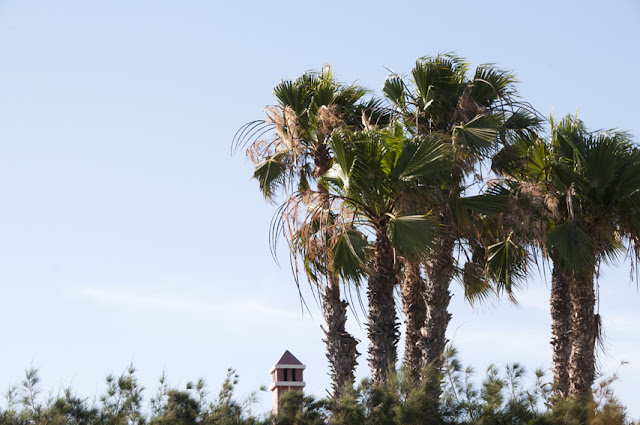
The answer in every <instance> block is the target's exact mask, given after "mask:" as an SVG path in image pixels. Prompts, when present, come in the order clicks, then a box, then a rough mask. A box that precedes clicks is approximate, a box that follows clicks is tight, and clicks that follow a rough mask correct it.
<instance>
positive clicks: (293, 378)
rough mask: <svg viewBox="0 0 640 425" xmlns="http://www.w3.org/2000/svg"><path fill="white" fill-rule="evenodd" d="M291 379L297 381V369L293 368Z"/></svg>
mask: <svg viewBox="0 0 640 425" xmlns="http://www.w3.org/2000/svg"><path fill="white" fill-rule="evenodd" d="M291 380H292V381H297V379H296V370H295V369H291Z"/></svg>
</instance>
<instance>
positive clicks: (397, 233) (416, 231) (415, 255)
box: [387, 214, 438, 260]
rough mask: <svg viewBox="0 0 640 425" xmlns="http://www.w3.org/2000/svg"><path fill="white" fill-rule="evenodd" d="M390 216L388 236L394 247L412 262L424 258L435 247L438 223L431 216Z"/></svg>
mask: <svg viewBox="0 0 640 425" xmlns="http://www.w3.org/2000/svg"><path fill="white" fill-rule="evenodd" d="M388 216H389V217H391V220H390V221H389V228H388V231H387V234H388V236H389V239H390V240H391V244H392V245H393V247H394V248H395V249H396V250H397V251H398V252H399V253H400V255H402V256H404V257H406V258H408V259H410V260H418V259H421V258H424V257H425V256H426V255H427V254H428V253H429V251H430V250H431V249H432V248H433V246H434V241H435V237H436V235H437V231H438V222H437V221H436V220H435V219H434V218H433V217H432V216H431V215H429V214H425V215H403V216H396V215H392V214H388Z"/></svg>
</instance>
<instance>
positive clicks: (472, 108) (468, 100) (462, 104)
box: [452, 91, 486, 122]
mask: <svg viewBox="0 0 640 425" xmlns="http://www.w3.org/2000/svg"><path fill="white" fill-rule="evenodd" d="M485 111H486V109H485V108H484V107H482V106H480V105H478V103H477V102H476V101H475V100H474V99H473V98H472V97H471V96H470V95H469V93H467V92H466V91H465V92H464V93H462V96H460V98H459V99H458V104H457V105H456V110H455V112H454V113H453V119H452V122H469V121H471V120H472V119H473V118H475V117H476V116H478V115H481V114H484V113H485Z"/></svg>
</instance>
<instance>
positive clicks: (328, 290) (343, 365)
mask: <svg viewBox="0 0 640 425" xmlns="http://www.w3.org/2000/svg"><path fill="white" fill-rule="evenodd" d="M347 306H348V304H347V302H346V301H342V300H341V299H340V286H339V282H338V278H337V277H336V276H335V275H330V276H329V284H328V285H327V286H326V287H325V288H323V290H322V310H323V314H324V320H325V321H326V323H327V330H324V328H323V331H324V334H325V339H324V340H323V341H324V343H325V344H326V346H327V353H326V355H327V359H328V360H329V368H330V369H331V373H330V375H331V380H332V384H331V386H332V388H333V397H334V398H335V399H339V398H340V396H341V395H342V391H343V389H344V388H346V387H350V386H353V384H354V383H355V375H354V370H355V368H356V365H357V362H356V358H357V357H358V355H359V354H360V353H358V351H357V350H356V346H357V345H358V340H357V339H355V338H354V337H353V336H352V335H351V334H349V333H348V332H347V331H346V330H345V324H346V321H347Z"/></svg>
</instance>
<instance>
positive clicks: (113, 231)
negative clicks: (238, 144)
mask: <svg viewBox="0 0 640 425" xmlns="http://www.w3.org/2000/svg"><path fill="white" fill-rule="evenodd" d="M637 40H640V3H639V2H637V1H636V0H611V1H608V2H600V1H589V0H585V1H579V2H578V1H564V2H554V1H547V0H541V1H537V2H513V1H493V2H472V1H466V0H461V1H457V2H444V1H441V2H428V1H402V0H400V1H397V2H394V3H393V4H392V3H390V2H388V1H385V2H382V1H367V2H345V1H334V0H329V1H324V2H297V1H270V2H263V1H260V2H258V1H256V2H251V1H237V2H214V1H204V0H189V1H176V0H163V1H157V0H155V1H152V0H136V1H131V0H127V1H125V0H109V1H106V0H101V1H92V2H87V1H79V0H57V1H55V2H51V1H42V0H40V1H36V0H32V1H30V0H24V1H15V0H14V1H7V0H0V335H2V339H1V341H2V342H1V343H0V392H4V389H5V388H6V387H8V386H9V385H11V384H17V383H19V382H20V380H21V378H22V376H23V374H24V370H25V369H26V368H28V367H30V366H31V365H34V366H36V367H38V368H39V371H40V376H41V378H42V382H43V386H44V387H45V388H46V389H49V388H51V389H53V390H54V391H55V390H56V388H60V387H61V386H65V385H73V386H74V387H75V388H76V389H77V390H78V393H79V394H81V395H85V396H87V397H93V395H95V394H96V393H100V392H101V391H102V390H103V389H104V377H105V376H106V375H107V374H109V373H116V374H118V373H120V372H122V371H123V370H124V369H125V368H127V367H128V365H129V364H130V363H133V364H134V365H135V366H136V367H137V370H138V372H137V374H138V377H139V379H140V382H141V384H142V385H143V386H144V387H146V388H148V389H149V391H148V393H147V395H150V394H151V393H152V392H153V391H154V390H155V388H156V385H157V379H158V378H159V377H160V375H161V374H162V372H163V371H165V372H166V374H167V377H168V380H169V381H170V383H172V384H174V385H181V386H184V385H185V384H186V382H188V381H190V380H194V379H197V378H199V377H203V378H205V379H206V381H207V382H208V383H209V389H210V391H211V392H212V393H215V392H217V390H218V388H219V386H220V384H221V383H222V381H223V379H224V376H225V373H226V370H227V368H228V367H233V368H235V369H236V370H237V371H238V373H239V375H240V383H239V385H238V393H239V395H240V396H247V395H248V394H250V393H251V392H252V391H254V390H258V388H259V387H260V386H261V385H264V384H267V383H268V381H269V375H268V370H269V368H270V367H271V366H272V365H273V364H274V363H275V362H276V361H277V359H278V358H279V357H280V355H281V354H282V353H283V352H284V350H286V349H288V350H290V351H291V352H292V353H293V354H294V355H295V356H296V357H298V358H299V359H300V360H301V361H302V362H303V363H305V364H306V365H307V370H306V372H305V380H306V382H307V390H308V391H309V392H311V393H313V394H315V395H318V396H323V395H325V394H326V389H327V388H329V383H330V382H329V377H328V365H327V361H326V359H325V357H324V347H323V343H322V341H321V339H322V331H321V329H320V325H321V324H322V319H321V313H320V311H319V309H318V307H317V306H316V305H315V304H314V302H313V296H312V293H311V292H310V291H309V290H308V289H307V288H306V287H304V295H305V296H306V299H307V301H308V302H309V304H310V312H305V311H303V310H302V309H301V306H300V301H299V297H298V292H297V290H296V287H295V284H294V281H293V279H292V276H291V272H290V269H289V266H288V256H287V254H286V252H285V250H284V248H282V249H280V256H279V259H280V263H279V265H278V264H276V262H275V261H274V259H273V258H272V256H271V253H270V251H269V244H268V229H269V222H270V220H271V217H272V215H273V213H274V211H275V209H276V206H274V205H270V204H267V203H265V202H264V200H263V199H262V196H261V195H260V192H259V190H258V187H257V184H256V182H255V181H252V180H251V178H250V177H251V174H252V167H251V164H249V162H248V161H247V160H245V158H244V157H243V155H242V154H238V155H235V156H231V154H230V145H231V140H232V138H233V136H234V133H235V132H236V131H237V130H238V128H240V127H241V126H242V125H243V124H244V123H246V122H248V121H251V120H254V119H261V118H263V117H264V107H265V106H267V105H271V104H273V103H275V101H274V98H273V95H272V89H273V87H274V86H275V85H276V84H277V83H278V82H279V81H280V80H281V79H282V78H295V77H296V76H298V75H300V74H301V73H303V72H304V71H306V70H312V69H316V70H317V69H319V68H321V67H322V66H323V64H325V63H330V64H331V66H332V68H333V70H334V72H335V74H336V75H337V76H338V78H339V79H340V80H341V81H344V82H354V81H356V82H357V83H359V84H361V85H364V86H366V87H368V88H369V89H371V90H372V91H373V93H376V94H380V89H381V87H382V84H383V82H384V79H385V77H386V76H387V75H388V74H389V73H390V72H391V71H394V72H398V73H409V72H410V70H411V67H412V66H413V64H414V63H415V61H416V59H418V58H419V57H422V56H425V55H435V54H437V53H438V52H455V53H456V54H458V55H459V56H462V57H464V58H467V59H468V60H469V62H470V63H471V64H472V65H473V66H477V65H479V64H482V63H489V62H491V63H496V64H497V65H498V66H500V67H502V68H504V69H508V70H512V71H513V72H515V74H516V75H517V77H518V80H519V81H520V83H519V85H518V88H519V92H520V94H521V96H522V98H523V99H524V100H526V101H528V102H530V103H531V104H532V105H533V106H534V107H535V108H536V109H537V110H538V111H540V112H541V113H542V114H544V115H547V116H548V115H549V114H553V115H554V116H556V117H562V116H564V115H566V114H569V113H572V114H575V113H576V112H577V113H578V116H579V117H580V118H581V119H582V120H584V122H585V123H586V125H587V126H588V127H589V128H591V129H601V128H613V127H616V128H620V129H625V130H629V131H630V132H631V134H632V135H633V136H634V137H635V140H636V141H640V139H639V136H640V122H638V118H637V117H638V113H637V109H636V107H635V106H634V105H635V104H636V102H637V100H638V99H640V84H639V83H638V80H637V70H638V69H640V54H639V53H640V52H639V51H638V50H639V48H638V42H637ZM629 269H630V265H629V263H628V262H622V263H620V264H616V265H610V266H605V267H603V269H602V275H601V276H600V278H599V294H600V298H599V300H600V301H599V304H598V308H599V312H600V314H601V315H602V317H603V323H604V330H605V335H606V340H605V347H606V349H605V351H604V353H600V355H599V362H600V365H601V371H602V372H603V373H604V374H612V373H614V372H616V371H617V370H618V369H619V370H618V372H619V376H620V379H619V381H618V382H617V383H616V390H617V393H618V395H619V397H620V399H621V400H622V401H623V402H624V403H625V404H626V405H627V406H628V408H629V413H630V414H631V415H632V416H633V417H635V418H636V419H638V418H640V406H639V405H638V404H637V400H639V399H640V389H639V387H638V386H637V382H638V381H640V338H639V337H638V336H639V331H640V310H639V309H638V303H639V302H640V295H639V291H638V285H637V282H636V281H631V280H630V273H629ZM549 280H550V274H549V272H548V270H547V271H544V270H542V271H541V272H540V273H533V274H532V276H531V278H530V280H529V282H528V285H527V287H526V288H523V290H522V291H521V293H519V295H518V300H519V305H517V306H514V305H511V304H509V303H508V302H507V301H503V300H496V301H493V302H490V303H488V304H485V305H481V306H475V307H473V308H472V307H471V306H469V304H468V303H466V302H465V301H464V300H463V299H462V291H461V289H460V287H459V285H457V284H455V283H454V284H453V285H452V291H453V293H454V296H453V300H452V303H451V306H450V311H451V313H452V314H453V320H452V322H451V324H450V327H449V333H448V337H449V339H450V340H451V341H452V343H453V344H454V346H455V347H457V348H458V350H459V351H460V355H461V358H462V361H463V362H464V363H465V364H470V365H472V366H474V367H475V369H476V370H477V371H478V377H479V378H481V377H482V374H483V371H484V369H486V367H487V366H488V364H489V363H491V362H495V363H497V364H498V365H504V364H506V363H510V362H516V361H517V362H521V363H523V364H524V365H526V366H527V368H528V369H529V370H533V369H535V368H539V367H540V368H543V369H545V370H549V368H550V366H551V348H550V345H549V338H550V317H549V308H548V299H549ZM363 320H364V316H362V314H361V315H360V322H362V321H363ZM348 327H349V330H350V331H351V332H352V333H353V334H355V335H356V336H357V337H358V338H359V339H360V340H361V343H360V345H359V351H360V352H361V353H364V354H363V355H361V356H360V358H359V363H360V365H359V367H358V369H357V376H358V378H362V377H365V376H367V375H368V373H369V371H368V367H367V361H366V346H367V341H366V333H365V330H364V326H362V324H361V323H358V321H356V320H355V319H354V318H351V319H350V321H349V323H348ZM622 362H628V364H625V365H624V366H621V367H620V365H621V363H622ZM270 403H271V395H270V394H268V393H263V392H259V393H258V403H257V404H256V405H255V406H254V411H256V412H258V413H259V412H266V411H268V410H269V409H270Z"/></svg>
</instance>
